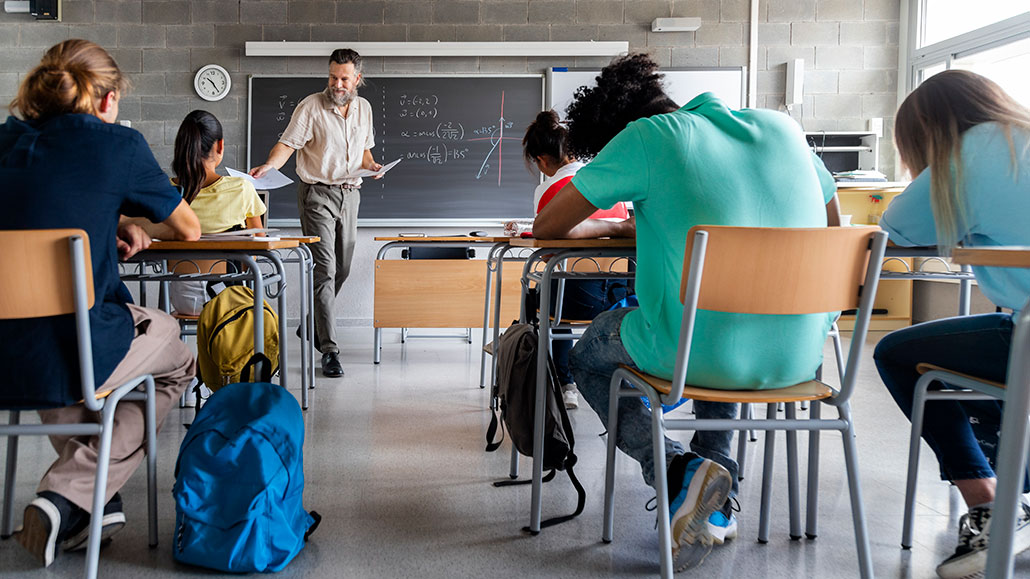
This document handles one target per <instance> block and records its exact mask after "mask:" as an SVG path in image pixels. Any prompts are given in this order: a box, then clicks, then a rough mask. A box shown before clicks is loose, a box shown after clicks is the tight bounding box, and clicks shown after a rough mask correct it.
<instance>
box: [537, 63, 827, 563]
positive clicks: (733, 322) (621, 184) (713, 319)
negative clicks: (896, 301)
mask: <svg viewBox="0 0 1030 579" xmlns="http://www.w3.org/2000/svg"><path fill="white" fill-rule="evenodd" d="M566 116H567V118H568V120H569V139H568V143H569V153H570V155H573V156H576V157H580V158H590V157H593V161H592V162H591V163H590V164H588V165H586V166H585V167H583V168H582V169H580V170H579V172H578V173H577V174H576V176H575V177H573V178H572V180H571V182H570V183H569V184H568V185H566V186H565V187H564V188H563V189H562V190H561V191H559V192H558V194H557V195H556V196H555V197H554V199H553V200H552V201H551V203H550V204H548V205H547V206H546V207H544V208H543V210H542V211H541V212H540V214H539V215H538V216H537V218H536V221H535V222H534V227H533V233H534V235H535V236H536V237H540V238H544V239H550V238H568V237H579V238H581V237H602V236H632V235H635V236H636V239H637V275H636V291H637V297H638V298H639V301H640V307H639V308H623V309H619V310H614V311H611V312H605V313H603V314H601V315H599V316H597V317H596V318H595V319H594V321H593V323H592V324H591V325H590V327H589V328H588V329H587V331H586V333H585V334H584V335H583V337H582V338H581V339H580V340H579V342H578V343H577V344H576V346H575V348H573V350H572V353H571V355H570V366H571V368H572V373H573V375H574V376H575V378H576V384H577V385H578V387H579V390H580V393H581V394H582V395H583V398H584V399H585V400H586V401H587V402H588V403H589V404H590V406H591V408H593V409H594V411H595V412H597V415H598V417H599V418H600V419H601V422H602V423H606V422H607V420H608V394H609V383H610V380H611V376H612V372H613V371H614V370H615V369H616V368H617V367H618V366H619V365H620V364H625V365H627V366H630V367H632V368H638V369H640V370H643V371H644V372H647V373H650V374H654V375H656V376H660V377H662V378H665V379H669V378H671V377H672V369H673V365H674V364H675V348H676V344H677V340H678V336H679V326H680V320H681V318H682V316H683V304H681V303H680V301H679V286H680V281H681V276H682V273H683V272H682V264H683V258H684V249H685V247H686V238H687V232H688V230H689V229H690V228H691V227H693V226H694V225H700V224H705V225H738V226H765V227H823V226H826V225H827V220H828V216H830V218H829V220H830V221H831V222H832V224H833V225H837V224H838V223H839V221H838V220H839V215H838V213H837V204H836V198H835V192H836V188H835V185H834V183H833V178H832V177H831V176H830V174H829V172H828V171H826V168H825V167H824V166H823V165H822V162H821V161H819V160H818V159H817V158H816V157H815V156H814V155H813V154H812V152H811V151H810V150H809V149H808V146H807V144H806V143H805V139H804V137H803V136H802V134H801V130H800V128H799V127H798V126H797V125H796V124H795V123H794V122H793V121H791V120H790V118H788V117H787V116H786V115H783V114H780V113H777V112H774V111H766V110H749V109H743V110H739V111H734V110H731V109H729V108H728V107H727V106H726V105H725V104H724V103H723V102H722V101H720V100H719V99H718V98H716V97H715V96H714V95H712V94H710V93H704V94H701V95H699V96H697V97H695V98H694V99H693V100H691V101H690V102H689V103H687V104H686V105H685V106H683V107H679V106H677V105H676V103H674V102H673V101H672V100H671V99H670V98H669V97H668V96H667V94H666V93H665V91H664V89H663V86H662V75H661V74H660V73H659V72H658V66H657V65H656V64H655V62H654V61H653V60H651V58H650V57H648V56H647V55H643V54H632V55H629V56H625V57H621V58H618V59H616V60H615V61H613V62H612V63H611V64H609V65H608V66H607V67H605V68H604V70H602V71H601V74H600V76H598V77H597V85H596V86H593V87H583V88H580V89H579V90H578V91H577V93H576V98H575V100H574V102H573V103H572V104H571V105H570V106H569V108H568V111H567V115H566ZM618 201H632V202H633V207H634V213H635V217H634V220H630V221H626V222H623V223H609V222H606V221H600V220H592V219H587V218H588V217H589V216H590V215H591V214H592V213H593V212H594V211H596V210H597V209H598V208H602V209H603V208H607V207H611V206H612V205H613V204H614V203H616V202H618ZM833 317H834V316H832V315H830V314H814V315H803V316H761V315H742V314H729V313H723V312H710V311H701V312H699V313H698V318H697V325H696V328H695V336H699V337H700V339H697V340H695V341H694V343H693V345H692V348H691V355H690V365H689V370H688V374H687V381H688V382H689V383H690V384H692V385H697V386H702V387H706V388H722V389H728V390H730V389H761V388H781V387H785V386H790V385H793V384H796V383H798V382H803V381H806V380H811V379H813V378H814V377H815V373H816V370H817V368H818V367H819V365H820V364H821V362H822V352H823V342H824V341H825V339H826V334H827V331H828V330H829V328H830V325H831V324H832V322H833ZM694 410H695V412H696V414H697V416H698V418H734V417H735V416H736V414H737V405H735V404H720V403H706V402H700V401H695V403H694ZM648 412H650V411H649V410H648V409H647V408H645V407H644V404H643V403H642V401H641V400H640V399H639V398H622V399H621V402H620V406H619V421H620V422H619V424H620V427H619V429H618V440H617V444H618V446H619V448H620V449H622V450H623V451H624V452H625V453H626V454H629V455H630V456H631V457H633V458H634V459H635V460H636V461H637V462H639V463H640V466H641V469H642V472H643V476H644V481H645V482H647V483H648V484H649V485H652V486H654V479H655V471H656V468H655V463H654V457H653V453H652V450H651V439H650V422H651V419H650V416H649V414H648ZM732 436H733V434H732V433H731V432H697V433H695V435H694V438H693V440H692V441H691V445H690V450H691V452H687V451H686V449H684V448H683V446H682V445H681V444H680V443H679V442H677V441H673V440H668V439H667V440H666V443H665V444H666V453H667V454H666V456H665V457H664V460H665V463H666V465H667V469H666V470H667V479H668V482H669V494H670V497H669V498H670V517H671V519H672V520H671V524H672V530H673V562H674V565H675V568H676V569H677V570H682V569H685V568H687V567H692V566H696V565H698V564H700V563H701V562H702V560H703V559H704V557H705V556H706V555H707V554H708V553H709V552H710V551H711V549H712V544H713V543H721V542H722V541H723V540H725V539H728V538H732V537H734V536H735V534H736V518H735V517H734V516H733V515H732V513H731V512H730V510H729V503H730V501H728V500H727V499H728V496H730V495H731V494H734V493H735V491H736V480H737V464H736V462H735V461H734V460H733V459H732V458H731V457H730V440H731V439H732Z"/></svg>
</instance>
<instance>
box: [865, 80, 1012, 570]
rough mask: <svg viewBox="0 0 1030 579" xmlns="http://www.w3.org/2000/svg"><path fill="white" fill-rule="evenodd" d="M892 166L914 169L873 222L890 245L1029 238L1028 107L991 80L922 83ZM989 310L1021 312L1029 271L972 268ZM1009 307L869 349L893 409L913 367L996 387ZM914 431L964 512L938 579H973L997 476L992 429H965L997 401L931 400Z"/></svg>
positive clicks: (988, 415)
mask: <svg viewBox="0 0 1030 579" xmlns="http://www.w3.org/2000/svg"><path fill="white" fill-rule="evenodd" d="M894 135H895V141H896V143H897V146H898V153H899V155H900V157H901V162H902V163H903V164H904V166H905V167H906V168H907V169H908V170H909V171H910V172H911V173H912V174H913V175H914V176H915V179H914V180H913V181H912V184H911V185H909V186H908V188H907V189H905V191H904V192H903V193H901V194H900V195H898V196H897V197H895V198H894V200H893V201H891V204H890V207H888V209H887V212H886V213H884V215H883V219H881V221H880V226H881V227H883V228H884V229H885V230H886V231H887V232H888V233H889V234H890V239H891V241H893V242H895V243H896V244H898V245H904V246H913V245H934V244H936V245H937V246H938V247H939V248H941V249H942V250H944V251H945V253H947V252H949V251H950V249H951V248H952V247H954V246H955V245H957V244H958V243H960V242H961V243H963V244H964V245H966V246H991V245H1030V227H1028V224H1027V216H1028V215H1030V110H1028V109H1027V108H1026V107H1025V106H1023V105H1021V104H1019V103H1018V102H1016V101H1015V100H1014V99H1013V98H1012V97H1010V96H1009V95H1008V94H1006V93H1005V91H1003V90H1002V89H1001V87H999V86H998V85H997V84H995V83H994V82H993V81H991V80H988V79H987V78H984V77H982V76H979V75H977V74H974V73H972V72H968V71H962V70H949V71H946V72H942V73H939V74H936V75H934V76H932V77H930V78H929V79H927V80H926V81H924V82H923V84H921V85H919V88H917V89H916V90H915V91H913V92H912V94H910V95H909V96H908V98H906V99H905V101H904V102H903V103H902V104H901V107H900V108H899V109H898V114H897V120H896V121H895V129H894ZM973 273H974V274H975V276H976V281H977V284H978V285H979V287H980V289H981V290H983V293H984V295H985V296H987V298H988V299H990V300H991V302H993V303H994V304H995V305H998V306H1001V307H1005V308H1009V309H1012V310H1018V309H1019V308H1021V307H1022V306H1023V303H1024V302H1025V300H1026V296H1027V295H1030V271H1028V270H1025V269H1018V268H998V267H974V268H973ZM1012 320H1013V315H1012V314H1005V313H995V314H984V315H978V316H962V317H958V318H949V319H943V320H934V321H932V322H926V323H922V324H917V325H915V326H911V327H909V328H905V329H902V330H898V331H896V332H892V333H891V334H888V335H887V336H886V337H884V338H883V339H882V340H880V343H879V344H877V346H876V351H875V352H874V354H873V360H874V361H875V362H876V367H877V370H879V372H880V377H881V378H882V379H883V383H884V384H885V385H886V386H887V390H889V391H890V393H891V395H892V396H893V397H894V400H895V401H896V402H897V404H898V406H899V407H900V408H901V409H902V411H904V412H905V415H906V416H909V417H911V415H912V405H913V396H914V389H915V385H916V381H917V380H918V379H919V373H918V372H917V371H916V365H917V364H919V363H928V364H934V365H937V366H940V367H944V368H948V369H949V370H952V371H955V372H961V373H964V374H969V375H971V376H976V377H978V378H983V379H987V380H991V381H994V382H1000V383H1004V382H1005V376H1006V371H1007V369H1008V361H1009V346H1010V341H1011V336H1012ZM926 408H927V411H926V420H925V422H924V423H923V433H922V434H923V438H924V439H925V440H926V442H927V443H928V444H929V445H930V448H932V449H933V451H934V454H936V455H937V461H938V462H939V463H940V467H941V478H942V479H944V480H948V481H951V482H952V483H954V484H955V486H956V487H958V490H959V492H960V493H961V494H962V498H963V499H964V500H965V502H966V506H967V507H969V513H968V514H965V515H963V516H962V518H961V520H960V523H959V544H958V547H957V548H956V550H955V553H954V555H952V556H951V557H949V558H948V559H946V560H945V561H944V562H942V563H941V564H940V565H939V566H938V567H937V573H938V574H939V575H940V576H941V577H944V578H946V579H947V578H958V577H977V576H982V573H983V571H984V566H985V565H986V562H987V544H988V539H989V535H990V521H991V511H992V508H993V501H994V487H995V475H994V469H992V468H991V464H990V461H989V460H988V457H989V456H990V457H992V458H993V456H994V454H995V452H996V451H997V440H998V438H997V433H995V432H989V433H987V434H986V436H984V438H987V439H988V440H983V441H981V440H979V439H978V437H977V436H976V434H975V433H974V431H973V427H972V426H971V424H972V423H973V422H974V420H975V421H976V422H979V423H993V424H1000V423H1001V414H1002V412H1001V404H1000V403H999V402H996V401H963V402H959V401H955V400H936V401H933V402H931V403H928V404H927V406H926ZM1018 508H1019V515H1018V516H1017V521H1018V522H1017V525H1018V528H1017V531H1016V541H1015V552H1017V553H1018V552H1020V551H1022V550H1025V549H1026V548H1027V547H1030V506H1028V505H1026V504H1021V505H1019V507H1018Z"/></svg>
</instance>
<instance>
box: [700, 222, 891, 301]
mask: <svg viewBox="0 0 1030 579" xmlns="http://www.w3.org/2000/svg"><path fill="white" fill-rule="evenodd" d="M879 230H880V228H879V227H819V228H804V229H799V228H782V227H727V226H714V225H698V226H695V227H693V228H691V229H690V232H689V233H688V234H687V250H686V256H685V258H684V263H683V273H684V275H683V282H682V284H681V286H680V301H683V300H684V295H685V293H686V291H687V283H688V278H689V275H688V273H689V272H690V268H691V263H690V262H691V254H692V252H693V248H694V243H695V234H696V233H697V232H698V231H705V232H707V233H708V244H707V248H706V250H705V258H704V274H703V276H702V277H701V293H700V296H699V298H698V305H697V307H698V308H699V309H702V310H714V311H719V312H737V313H742V314H813V313H820V312H833V311H839V310H847V309H853V308H857V307H858V301H859V298H860V288H861V286H862V284H863V283H864V282H865V275H866V266H867V265H868V263H869V250H870V247H871V246H870V241H871V238H870V236H871V235H872V234H873V233H875V232H877V231H879ZM772 280H775V282H774V283H770V282H771V281H772Z"/></svg>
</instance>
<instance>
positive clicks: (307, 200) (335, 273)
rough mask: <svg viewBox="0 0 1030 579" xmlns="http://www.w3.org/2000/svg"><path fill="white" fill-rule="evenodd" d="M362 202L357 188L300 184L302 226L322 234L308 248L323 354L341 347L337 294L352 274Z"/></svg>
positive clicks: (317, 333)
mask: <svg viewBox="0 0 1030 579" xmlns="http://www.w3.org/2000/svg"><path fill="white" fill-rule="evenodd" d="M360 202H361V194H360V193H359V192H358V190H357V189H344V188H343V187H341V186H340V185H322V184H314V185H312V184H309V183H304V182H301V183H300V184H299V186H298V187H297V206H298V208H299V209H300V226H301V229H302V230H303V231H304V235H317V236H318V237H320V238H321V241H319V242H318V243H313V244H311V245H309V246H308V248H310V249H311V253H312V257H314V259H315V288H314V291H315V337H316V338H317V341H318V345H319V349H320V350H321V352H322V353H323V354H327V353H329V352H339V351H340V348H339V346H337V345H336V307H335V306H336V296H337V295H339V293H340V288H342V287H343V282H344V281H346V280H347V276H348V275H350V262H351V258H353V257H354V244H355V242H356V241H357V237H358V204H359V203H360Z"/></svg>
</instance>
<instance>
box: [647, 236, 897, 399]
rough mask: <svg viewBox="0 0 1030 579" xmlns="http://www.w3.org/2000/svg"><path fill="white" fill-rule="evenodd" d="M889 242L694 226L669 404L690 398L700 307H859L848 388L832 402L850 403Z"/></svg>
mask: <svg viewBox="0 0 1030 579" xmlns="http://www.w3.org/2000/svg"><path fill="white" fill-rule="evenodd" d="M886 245H887V233H885V232H883V231H881V230H880V228H879V227H868V226H867V227H819V228H782V227H730V226H715V225H698V226H695V227H692V228H691V229H690V232H689V233H688V234H687V245H686V255H685V256H684V265H683V282H682V284H681V286H680V301H682V302H683V305H684V307H683V321H682V325H681V327H680V337H679V345H678V346H677V360H676V366H675V368H674V369H673V376H672V384H673V387H672V392H670V393H669V394H668V395H666V396H663V402H669V401H674V400H678V399H679V398H680V396H681V395H682V393H683V384H684V382H685V381H686V376H687V366H688V363H689V352H690V343H691V340H692V339H693V333H694V321H695V319H696V315H697V310H698V309H704V310H713V311H720V312H736V313H744V314H815V313H825V312H834V311H840V310H845V309H852V308H857V310H858V312H857V315H856V318H855V327H854V332H853V335H852V340H851V348H850V351H849V353H848V362H847V368H846V370H845V374H844V383H843V384H842V385H841V388H840V391H839V392H837V394H836V395H835V396H834V398H833V399H831V400H828V401H827V402H829V403H831V404H845V403H846V402H847V400H848V399H849V398H850V396H851V392H852V390H853V389H854V385H855V377H856V375H857V372H856V370H857V368H858V363H859V361H860V360H861V351H862V347H863V345H864V343H865V334H866V331H867V330H868V328H869V316H870V314H871V313H872V305H873V298H874V297H875V294H876V286H877V283H878V282H879V276H880V262H881V260H882V259H883V252H884V248H885V247H886Z"/></svg>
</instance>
